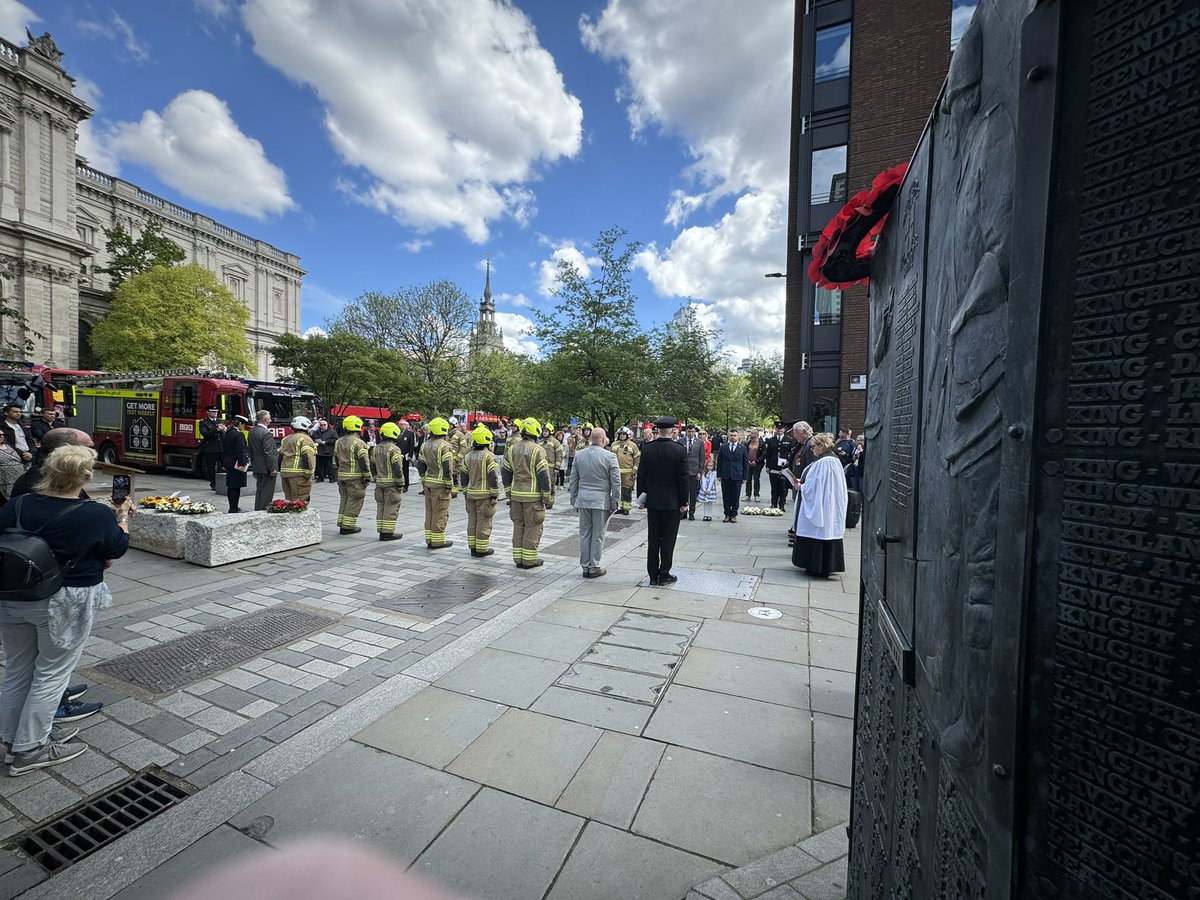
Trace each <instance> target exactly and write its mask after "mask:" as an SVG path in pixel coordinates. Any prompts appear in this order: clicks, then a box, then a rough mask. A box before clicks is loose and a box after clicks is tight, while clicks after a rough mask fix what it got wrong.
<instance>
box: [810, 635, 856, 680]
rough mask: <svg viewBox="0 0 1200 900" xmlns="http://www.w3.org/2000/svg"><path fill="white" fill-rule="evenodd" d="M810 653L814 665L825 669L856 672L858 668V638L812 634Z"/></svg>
mask: <svg viewBox="0 0 1200 900" xmlns="http://www.w3.org/2000/svg"><path fill="white" fill-rule="evenodd" d="M808 652H809V658H810V660H811V663H812V665H814V666H818V667H820V668H823V669H840V670H841V671H843V672H854V671H856V669H857V667H858V640H857V638H846V637H836V636H835V635H831V634H810V635H809V637H808Z"/></svg>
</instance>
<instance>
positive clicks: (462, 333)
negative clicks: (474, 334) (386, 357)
mask: <svg viewBox="0 0 1200 900" xmlns="http://www.w3.org/2000/svg"><path fill="white" fill-rule="evenodd" d="M474 321H475V304H474V303H473V302H472V301H471V298H470V297H468V296H467V295H466V294H465V293H463V291H462V290H460V289H459V288H458V286H457V285H455V284H454V283H453V282H450V281H434V282H431V283H429V284H424V285H419V286H416V287H407V288H402V289H401V290H399V291H397V292H396V293H394V294H384V293H380V292H378V291H367V292H366V293H364V294H362V295H360V296H359V297H358V298H357V299H356V300H354V302H352V303H348V304H346V306H345V308H344V309H343V310H342V312H341V314H340V315H339V316H337V317H336V318H335V319H332V320H331V321H330V322H329V329H330V331H331V332H343V333H346V334H354V335H358V336H359V337H363V338H366V339H367V340H368V341H370V342H371V343H372V344H373V345H375V346H376V347H383V348H387V349H389V350H396V351H398V352H399V353H401V354H403V355H404V357H405V359H407V360H408V361H409V363H410V364H411V371H412V374H413V376H414V377H416V378H419V379H421V380H423V381H424V382H425V384H426V386H427V391H426V393H427V394H428V396H429V397H430V401H431V402H432V403H433V405H434V407H435V408H438V409H443V408H446V409H448V408H451V407H452V406H453V405H454V404H455V403H456V402H462V401H464V400H465V398H464V397H463V390H464V387H465V385H464V378H465V375H466V371H467V347H468V338H469V336H470V331H471V325H472V324H473V323H474Z"/></svg>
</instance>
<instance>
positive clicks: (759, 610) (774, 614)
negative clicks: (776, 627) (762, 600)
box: [746, 606, 783, 619]
mask: <svg viewBox="0 0 1200 900" xmlns="http://www.w3.org/2000/svg"><path fill="white" fill-rule="evenodd" d="M746 614H747V615H751V616H754V618H756V619H782V618H783V613H781V612H780V611H779V610H777V609H771V607H769V606H752V607H750V608H749V609H748V610H746Z"/></svg>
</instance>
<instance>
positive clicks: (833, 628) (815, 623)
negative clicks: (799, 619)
mask: <svg viewBox="0 0 1200 900" xmlns="http://www.w3.org/2000/svg"><path fill="white" fill-rule="evenodd" d="M808 630H809V631H812V632H816V633H818V634H833V635H837V636H838V637H848V638H854V639H855V640H857V639H858V617H857V616H853V615H851V614H850V613H844V612H830V611H829V610H824V609H817V608H816V607H813V608H812V609H810V610H809V616H808Z"/></svg>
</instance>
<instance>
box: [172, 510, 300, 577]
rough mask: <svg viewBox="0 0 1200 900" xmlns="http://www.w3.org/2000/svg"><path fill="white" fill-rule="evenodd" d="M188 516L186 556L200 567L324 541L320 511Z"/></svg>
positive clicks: (185, 540)
mask: <svg viewBox="0 0 1200 900" xmlns="http://www.w3.org/2000/svg"><path fill="white" fill-rule="evenodd" d="M179 518H186V519H187V527H186V529H185V531H184V541H183V558H184V559H186V560H187V561H188V562H190V563H195V564H196V565H198V566H223V565H225V564H226V563H231V562H238V561H239V560H243V559H254V558H256V557H259V556H268V555H270V554H272V553H278V552H280V551H281V550H295V549H296V548H297V547H308V546H311V545H312V544H319V543H321V514H320V513H318V512H317V511H316V510H315V509H307V510H305V511H304V512H302V513H268V512H247V513H240V514H231V513H220V514H210V515H207V516H180V517H179Z"/></svg>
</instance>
